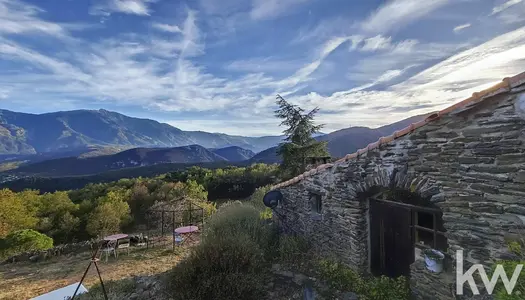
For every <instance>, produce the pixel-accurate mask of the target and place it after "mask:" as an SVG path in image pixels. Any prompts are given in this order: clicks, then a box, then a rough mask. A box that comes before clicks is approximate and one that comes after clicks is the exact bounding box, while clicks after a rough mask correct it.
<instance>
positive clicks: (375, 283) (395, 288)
mask: <svg viewBox="0 0 525 300" xmlns="http://www.w3.org/2000/svg"><path fill="white" fill-rule="evenodd" d="M318 270H319V273H320V275H321V277H322V278H323V279H324V280H326V281H327V282H328V283H329V285H330V287H331V288H332V289H334V290H339V291H350V292H354V293H357V294H359V295H360V298H359V299H364V300H390V299H396V300H404V299H409V296H410V291H409V289H408V283H407V280H406V278H404V277H398V278H395V279H394V278H388V277H386V276H381V277H371V278H363V277H361V276H360V275H359V274H358V273H357V272H355V271H354V270H352V269H350V268H348V267H346V266H344V265H342V264H339V263H336V262H332V261H329V260H322V261H320V262H319V264H318Z"/></svg>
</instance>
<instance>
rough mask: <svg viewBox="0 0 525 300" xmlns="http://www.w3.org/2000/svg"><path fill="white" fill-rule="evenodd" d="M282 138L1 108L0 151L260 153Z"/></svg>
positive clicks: (86, 113)
mask: <svg viewBox="0 0 525 300" xmlns="http://www.w3.org/2000/svg"><path fill="white" fill-rule="evenodd" d="M281 140H282V137H279V136H268V137H244V136H233V135H227V134H222V133H208V132H202V131H183V130H180V129H178V128H176V127H173V126H171V125H168V124H165V123H159V122H157V121H154V120H149V119H139V118H133V117H128V116H125V115H123V114H119V113H116V112H111V111H107V110H103V109H101V110H75V111H60V112H53V113H46V114H38V115H37V114H27V113H19V112H13V111H9V110H0V154H4V155H5V154H11V155H12V154H17V155H28V154H40V153H50V152H51V153H56V152H62V151H64V150H68V151H69V150H73V149H83V148H87V147H90V146H103V147H107V146H110V147H113V146H124V147H128V148H130V147H180V146H188V145H201V146H203V147H205V148H224V147H229V146H238V147H241V148H244V149H248V150H251V151H254V152H260V151H262V150H265V149H267V148H269V147H273V146H276V145H277V144H279V142H280V141H281Z"/></svg>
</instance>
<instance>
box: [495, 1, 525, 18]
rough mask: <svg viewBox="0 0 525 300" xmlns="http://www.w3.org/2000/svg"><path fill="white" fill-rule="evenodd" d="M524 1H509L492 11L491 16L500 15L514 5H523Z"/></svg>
mask: <svg viewBox="0 0 525 300" xmlns="http://www.w3.org/2000/svg"><path fill="white" fill-rule="evenodd" d="M522 1H523V0H508V1H506V2H505V3H503V4H501V5H497V6H495V7H494V8H493V9H492V13H491V14H490V15H495V14H497V13H500V12H502V11H504V10H506V9H507V8H509V7H511V6H513V5H516V4H518V3H521V2H522Z"/></svg>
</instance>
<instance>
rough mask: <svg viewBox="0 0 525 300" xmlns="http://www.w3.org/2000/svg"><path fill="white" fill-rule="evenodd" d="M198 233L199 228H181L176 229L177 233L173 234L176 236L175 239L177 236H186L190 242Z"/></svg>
mask: <svg viewBox="0 0 525 300" xmlns="http://www.w3.org/2000/svg"><path fill="white" fill-rule="evenodd" d="M198 231H199V227H197V226H184V227H179V228H176V229H175V231H174V232H173V235H174V236H173V238H174V239H175V234H180V235H183V236H186V238H187V239H188V240H192V235H193V234H194V233H195V232H198ZM183 242H184V241H183Z"/></svg>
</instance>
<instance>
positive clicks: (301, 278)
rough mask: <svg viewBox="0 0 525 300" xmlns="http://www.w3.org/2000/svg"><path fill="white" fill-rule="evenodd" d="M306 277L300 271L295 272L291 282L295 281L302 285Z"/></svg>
mask: <svg viewBox="0 0 525 300" xmlns="http://www.w3.org/2000/svg"><path fill="white" fill-rule="evenodd" d="M307 279H308V276H306V275H303V274H301V273H296V274H295V275H294V276H293V282H295V283H296V284H298V285H303V284H304V283H305V281H306V280H307Z"/></svg>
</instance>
